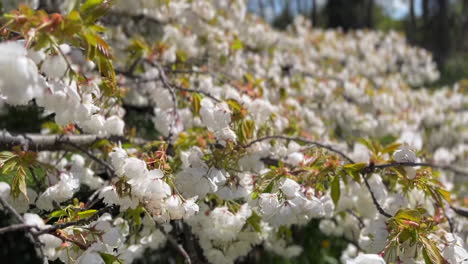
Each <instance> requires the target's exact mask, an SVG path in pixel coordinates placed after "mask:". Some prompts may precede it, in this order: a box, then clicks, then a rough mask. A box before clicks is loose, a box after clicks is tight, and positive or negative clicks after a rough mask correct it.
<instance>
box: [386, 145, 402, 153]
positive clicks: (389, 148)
mask: <svg viewBox="0 0 468 264" xmlns="http://www.w3.org/2000/svg"><path fill="white" fill-rule="evenodd" d="M400 146H401V144H400V143H392V144H390V145H387V146H385V148H384V149H382V153H383V154H385V153H393V152H395V151H396V150H397V149H398V148H399V147H400Z"/></svg>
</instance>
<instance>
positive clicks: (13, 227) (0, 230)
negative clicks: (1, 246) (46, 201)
mask: <svg viewBox="0 0 468 264" xmlns="http://www.w3.org/2000/svg"><path fill="white" fill-rule="evenodd" d="M33 227H35V226H32V225H27V224H16V225H10V226H5V227H1V228H0V234H3V233H8V232H13V231H18V230H25V229H31V228H33Z"/></svg>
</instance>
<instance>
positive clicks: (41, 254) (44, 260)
mask: <svg viewBox="0 0 468 264" xmlns="http://www.w3.org/2000/svg"><path fill="white" fill-rule="evenodd" d="M0 205H2V207H3V208H5V209H6V210H7V211H8V212H9V213H10V214H12V215H13V217H14V218H16V220H17V221H19V222H20V223H21V224H20V225H26V224H25V223H24V219H23V217H21V215H20V214H19V213H18V211H16V209H15V208H13V207H12V206H11V205H10V204H9V203H8V202H7V201H5V199H3V197H2V196H0ZM33 228H37V227H30V228H28V229H25V230H28V231H29V232H28V234H29V235H30V239H31V241H32V242H33V244H34V247H35V248H36V249H37V251H38V252H37V253H38V257H39V258H40V259H42V263H43V264H48V263H49V260H48V259H47V256H46V255H45V254H44V246H43V244H42V243H41V241H40V240H39V235H38V234H35V233H34V229H33ZM11 231H13V230H11Z"/></svg>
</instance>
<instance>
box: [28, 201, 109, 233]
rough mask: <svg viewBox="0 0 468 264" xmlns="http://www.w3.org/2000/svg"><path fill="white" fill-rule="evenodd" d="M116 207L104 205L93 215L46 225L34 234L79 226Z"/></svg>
mask: <svg viewBox="0 0 468 264" xmlns="http://www.w3.org/2000/svg"><path fill="white" fill-rule="evenodd" d="M114 208H115V207H114V206H108V207H104V208H102V209H100V210H99V211H97V212H96V213H95V214H94V215H93V216H91V217H88V218H83V219H80V220H76V221H71V222H67V223H60V224H54V225H52V226H49V227H46V228H44V229H41V230H39V231H35V232H34V234H36V235H42V234H46V233H53V232H55V231H56V230H59V229H64V228H67V227H69V226H79V225H83V224H86V223H89V222H92V221H94V220H95V219H97V218H99V217H100V216H101V215H103V214H104V213H107V212H110V211H112V210H113V209H114Z"/></svg>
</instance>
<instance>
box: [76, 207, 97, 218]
mask: <svg viewBox="0 0 468 264" xmlns="http://www.w3.org/2000/svg"><path fill="white" fill-rule="evenodd" d="M97 211H98V210H94V209H92V210H86V211H82V212H78V217H79V218H80V219H83V218H88V217H91V216H93V215H95V214H96V213H97Z"/></svg>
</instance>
